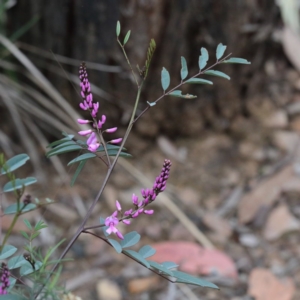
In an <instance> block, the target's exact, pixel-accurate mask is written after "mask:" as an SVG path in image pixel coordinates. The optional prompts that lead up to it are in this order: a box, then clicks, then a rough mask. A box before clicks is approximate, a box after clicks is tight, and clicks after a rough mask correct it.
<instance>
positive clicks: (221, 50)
mask: <svg viewBox="0 0 300 300" xmlns="http://www.w3.org/2000/svg"><path fill="white" fill-rule="evenodd" d="M226 48H227V46H225V45H223V44H222V43H220V44H219V45H218V47H217V50H216V57H217V60H219V59H220V58H221V57H222V56H223V55H224V53H225V50H226Z"/></svg>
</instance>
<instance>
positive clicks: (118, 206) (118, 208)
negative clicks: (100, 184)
mask: <svg viewBox="0 0 300 300" xmlns="http://www.w3.org/2000/svg"><path fill="white" fill-rule="evenodd" d="M116 207H117V210H118V211H121V210H122V207H121V204H120V202H119V201H118V200H116Z"/></svg>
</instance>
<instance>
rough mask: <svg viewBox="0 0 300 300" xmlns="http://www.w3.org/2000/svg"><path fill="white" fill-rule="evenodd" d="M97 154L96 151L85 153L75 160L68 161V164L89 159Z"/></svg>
mask: <svg viewBox="0 0 300 300" xmlns="http://www.w3.org/2000/svg"><path fill="white" fill-rule="evenodd" d="M96 156H97V155H96V154H95V153H90V152H89V153H84V154H82V155H80V156H78V157H76V158H74V159H73V160H71V161H70V162H69V163H68V166H69V165H72V164H74V163H77V162H80V161H83V160H88V159H90V158H94V157H96Z"/></svg>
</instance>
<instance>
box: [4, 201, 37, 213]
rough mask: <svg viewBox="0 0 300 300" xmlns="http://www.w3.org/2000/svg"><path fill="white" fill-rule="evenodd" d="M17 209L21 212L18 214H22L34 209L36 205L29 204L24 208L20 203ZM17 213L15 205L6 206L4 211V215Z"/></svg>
mask: <svg viewBox="0 0 300 300" xmlns="http://www.w3.org/2000/svg"><path fill="white" fill-rule="evenodd" d="M19 209H20V210H21V211H19V212H20V213H24V212H27V211H30V210H33V209H36V204H34V203H29V204H27V205H26V206H25V207H24V204H23V203H20V207H19ZM17 212H18V207H17V203H15V204H12V205H10V206H7V207H6V208H5V210H4V214H5V215H11V214H16V213H17Z"/></svg>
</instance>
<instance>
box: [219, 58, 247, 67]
mask: <svg viewBox="0 0 300 300" xmlns="http://www.w3.org/2000/svg"><path fill="white" fill-rule="evenodd" d="M222 63H223V64H244V65H250V64H251V62H250V61H248V60H247V59H244V58H238V57H230V58H229V59H226V60H224V61H223V62H222Z"/></svg>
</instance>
